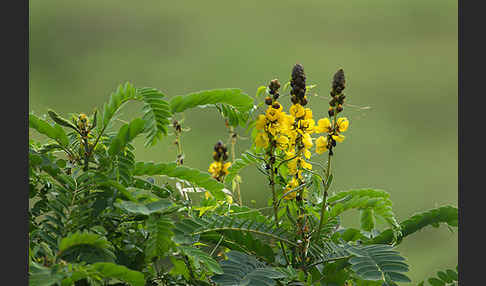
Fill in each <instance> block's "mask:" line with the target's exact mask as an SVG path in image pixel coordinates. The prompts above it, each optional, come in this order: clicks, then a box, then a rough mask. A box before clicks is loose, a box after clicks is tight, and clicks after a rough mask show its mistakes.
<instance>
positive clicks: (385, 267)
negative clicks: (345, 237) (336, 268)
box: [345, 244, 411, 282]
mask: <svg viewBox="0 0 486 286" xmlns="http://www.w3.org/2000/svg"><path fill="white" fill-rule="evenodd" d="M345 248H346V250H347V251H349V252H350V253H352V254H354V255H355V257H352V258H351V259H349V263H350V264H351V269H352V270H353V271H354V272H355V273H356V274H357V275H358V276H359V277H361V278H362V279H364V280H373V281H377V280H383V281H392V282H411V280H410V278H408V277H407V276H405V275H404V274H402V273H404V272H408V270H409V267H408V265H407V264H406V263H405V262H403V261H404V260H405V258H403V257H402V256H400V255H399V253H398V252H397V251H394V250H393V247H392V246H389V245H383V244H373V245H366V246H351V245H345Z"/></svg>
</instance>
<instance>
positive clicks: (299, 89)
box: [290, 64, 307, 106]
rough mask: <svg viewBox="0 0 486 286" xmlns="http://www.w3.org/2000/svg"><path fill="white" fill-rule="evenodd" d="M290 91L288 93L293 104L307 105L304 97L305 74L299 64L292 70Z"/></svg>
mask: <svg viewBox="0 0 486 286" xmlns="http://www.w3.org/2000/svg"><path fill="white" fill-rule="evenodd" d="M290 86H291V87H292V90H291V91H290V95H291V98H290V100H291V101H292V103H293V104H300V105H302V106H305V105H307V98H306V96H305V91H306V87H305V73H304V67H303V66H302V65H301V64H296V65H295V66H294V68H293V69H292V79H291V81H290Z"/></svg>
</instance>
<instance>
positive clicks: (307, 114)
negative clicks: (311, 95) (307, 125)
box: [304, 108, 312, 119]
mask: <svg viewBox="0 0 486 286" xmlns="http://www.w3.org/2000/svg"><path fill="white" fill-rule="evenodd" d="M304 119H312V110H311V109H310V108H306V109H305V115H304Z"/></svg>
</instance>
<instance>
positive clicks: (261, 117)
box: [255, 114, 267, 130]
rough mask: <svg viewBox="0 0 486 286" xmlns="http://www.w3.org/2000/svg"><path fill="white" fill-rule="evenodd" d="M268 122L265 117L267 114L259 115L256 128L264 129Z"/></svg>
mask: <svg viewBox="0 0 486 286" xmlns="http://www.w3.org/2000/svg"><path fill="white" fill-rule="evenodd" d="M266 123H267V120H266V118H265V115H263V114H260V115H258V120H257V122H256V126H255V128H256V129H257V130H263V128H265V124H266Z"/></svg>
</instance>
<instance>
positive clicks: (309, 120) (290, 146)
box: [255, 65, 349, 199]
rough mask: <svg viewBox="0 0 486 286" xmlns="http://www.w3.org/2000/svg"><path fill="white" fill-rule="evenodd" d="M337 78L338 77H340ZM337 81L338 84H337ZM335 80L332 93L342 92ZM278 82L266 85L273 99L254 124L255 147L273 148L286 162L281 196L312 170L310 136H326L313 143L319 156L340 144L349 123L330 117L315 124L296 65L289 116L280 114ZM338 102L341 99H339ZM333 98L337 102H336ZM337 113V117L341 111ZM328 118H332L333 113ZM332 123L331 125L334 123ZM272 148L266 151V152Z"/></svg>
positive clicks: (291, 194)
mask: <svg viewBox="0 0 486 286" xmlns="http://www.w3.org/2000/svg"><path fill="white" fill-rule="evenodd" d="M339 76H341V75H340V74H339ZM338 80H339V81H338ZM338 80H336V79H335V81H338V83H339V84H334V85H336V86H337V88H336V87H335V88H334V89H335V90H338V91H339V92H341V91H342V89H344V87H342V89H339V88H340V87H341V85H343V84H341V82H342V81H343V80H342V79H341V77H339V78H338ZM277 83H278V81H277V80H273V81H272V82H271V84H270V85H269V90H270V93H271V94H273V95H274V97H273V99H272V98H271V97H267V99H266V100H265V103H266V104H267V105H269V106H268V108H267V110H266V112H265V114H261V115H259V116H258V119H257V121H256V126H255V128H256V130H257V131H258V132H257V134H256V137H255V145H256V146H257V147H262V148H265V149H267V148H269V147H275V149H273V150H274V151H282V154H284V155H285V157H284V159H285V160H287V167H288V174H289V175H290V176H292V179H290V181H289V182H288V183H287V185H286V187H285V189H284V190H283V191H284V193H286V192H289V191H290V190H292V189H295V188H297V187H298V186H300V185H301V184H303V177H302V171H303V170H305V169H307V170H312V164H310V163H308V162H307V161H306V159H310V157H311V155H312V153H311V149H312V147H313V146H314V143H313V138H312V136H311V135H312V134H319V133H327V135H326V136H320V137H318V138H317V139H316V141H315V143H316V144H315V145H316V146H315V148H316V149H315V150H316V153H317V154H322V153H324V152H326V151H327V150H329V149H331V148H332V147H334V146H335V145H336V142H342V141H343V140H344V138H345V137H344V135H342V134H341V133H342V132H344V131H346V130H347V129H348V126H349V121H348V119H347V118H345V117H341V118H337V120H336V122H335V123H334V122H331V120H330V119H329V118H321V119H319V120H318V121H317V124H316V122H315V121H314V119H313V114H312V110H311V109H310V108H306V107H304V106H305V105H307V103H308V100H307V97H306V96H305V90H306V86H305V75H304V71H303V67H302V66H301V65H296V66H295V67H294V69H293V71H292V81H291V85H292V88H293V89H292V91H291V95H292V100H291V102H292V106H291V107H290V109H289V113H288V114H287V113H285V111H283V107H282V105H281V104H280V103H278V102H277V100H276V98H278V96H275V94H276V95H278V87H279V86H280V84H277ZM338 99H339V101H340V102H342V100H343V99H344V96H342V98H341V97H339V98H338ZM338 99H336V102H337V100H338ZM341 110H342V108H341V109H340V110H338V111H337V112H336V114H337V113H338V112H339V111H341ZM329 115H330V116H332V115H335V114H334V113H333V114H332V115H331V113H330V114H329ZM334 118H336V117H335V116H334ZM333 123H334V124H333ZM269 150H272V149H267V150H266V151H269ZM296 196H297V192H292V193H290V194H288V195H286V196H285V199H294V198H295V197H296Z"/></svg>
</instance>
